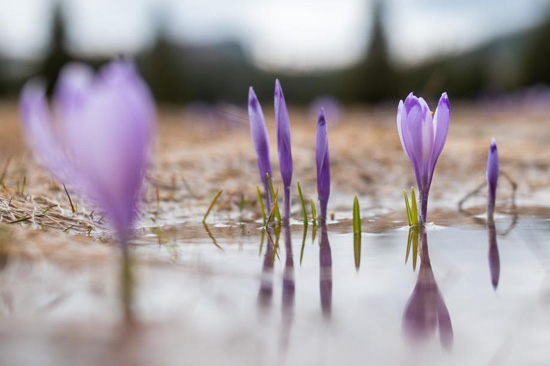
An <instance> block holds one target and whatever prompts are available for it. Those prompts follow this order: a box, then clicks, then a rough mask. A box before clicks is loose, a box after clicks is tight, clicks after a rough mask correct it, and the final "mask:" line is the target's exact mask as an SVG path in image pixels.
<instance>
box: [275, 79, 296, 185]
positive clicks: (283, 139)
mask: <svg viewBox="0 0 550 366" xmlns="http://www.w3.org/2000/svg"><path fill="white" fill-rule="evenodd" d="M275 122H276V125H277V148H278V150H279V165H280V167H281V176H282V179H283V183H284V186H285V187H289V186H290V184H291V181H292V150H291V143H290V119H289V117H288V111H287V109H286V103H285V97H284V95H283V89H282V88H281V84H280V83H279V80H276V81H275Z"/></svg>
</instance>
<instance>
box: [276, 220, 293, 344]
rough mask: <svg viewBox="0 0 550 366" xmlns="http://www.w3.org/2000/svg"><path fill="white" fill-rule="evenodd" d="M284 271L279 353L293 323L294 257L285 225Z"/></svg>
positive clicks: (288, 229) (285, 342)
mask: <svg viewBox="0 0 550 366" xmlns="http://www.w3.org/2000/svg"><path fill="white" fill-rule="evenodd" d="M283 230H284V231H285V269H284V272H283V299H282V300H283V301H282V303H283V307H282V312H283V313H282V315H283V318H282V319H283V320H282V325H281V344H280V346H281V351H285V353H286V350H288V346H289V344H290V331H291V329H292V322H293V321H294V295H295V292H296V285H295V281H294V257H293V255H292V241H291V233H290V226H288V225H285V226H284V228H283Z"/></svg>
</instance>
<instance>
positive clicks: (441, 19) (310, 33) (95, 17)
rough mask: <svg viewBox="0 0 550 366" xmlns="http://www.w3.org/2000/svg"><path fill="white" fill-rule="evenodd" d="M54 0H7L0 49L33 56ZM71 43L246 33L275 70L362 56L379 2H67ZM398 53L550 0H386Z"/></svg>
mask: <svg viewBox="0 0 550 366" xmlns="http://www.w3.org/2000/svg"><path fill="white" fill-rule="evenodd" d="M54 1H55V0H0V54H8V55H12V56H16V57H24V58H32V57H37V56H39V55H40V54H41V53H42V52H44V49H45V47H46V45H47V42H48V37H49V33H48V32H49V29H50V20H51V9H52V4H53V3H54ZM62 2H63V3H64V5H65V9H66V14H67V21H68V31H69V33H70V46H71V48H72V49H73V50H75V51H76V52H79V53H83V54H97V53H99V54H102V55H110V54H120V53H129V54H132V53H135V52H138V51H139V50H140V49H143V48H144V47H147V46H150V45H151V44H152V42H153V41H154V39H155V34H156V31H157V30H159V29H163V30H164V31H166V32H167V33H168V34H169V35H170V37H172V38H173V39H175V40H178V41H182V42H188V43H194V44H213V43H218V42H222V41H226V40H232V41H235V40H236V41H239V42H241V43H242V45H243V46H244V48H245V50H246V52H247V53H248V54H249V55H250V56H251V58H252V60H253V61H254V62H255V63H256V64H257V65H259V66H260V67H263V68H269V69H291V70H308V69H327V68H338V67H345V66H348V65H350V64H352V63H353V62H355V61H357V60H358V59H359V57H361V56H362V55H363V54H364V52H365V49H366V47H367V44H368V39H369V38H368V37H369V32H370V29H371V26H372V24H371V23H372V19H371V10H372V1H371V0H200V1H197V0H63V1H62ZM383 5H384V7H385V14H384V24H385V27H386V34H387V36H388V42H389V46H390V50H391V54H392V57H393V58H394V60H395V61H397V62H399V63H402V64H415V63H418V62H421V61H423V60H425V59H427V58H431V57H434V56H436V55H438V54H442V53H443V54H445V53H453V52H460V51H462V50H466V49H469V48H472V47H475V46H476V45H479V44H480V43H483V42H485V41H487V40H490V39H492V38H494V37H497V36H499V35H503V34H507V33H512V32H516V31H519V30H522V29H527V28H529V27H531V26H533V25H534V24H536V22H538V21H540V20H541V17H542V16H544V15H546V14H547V11H548V8H549V6H550V1H549V0H500V1H499V0H462V1H456V0H453V1H450V0H385V1H383Z"/></svg>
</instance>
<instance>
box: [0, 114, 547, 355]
mask: <svg viewBox="0 0 550 366" xmlns="http://www.w3.org/2000/svg"><path fill="white" fill-rule="evenodd" d="M0 111H1V112H2V116H4V117H2V123H3V124H4V125H2V126H1V128H2V131H5V133H4V134H3V135H2V136H1V139H2V140H3V141H5V143H4V144H3V145H2V149H1V150H2V153H3V154H4V156H5V157H6V159H5V162H6V164H4V166H6V167H7V168H5V171H6V173H5V175H4V179H3V181H4V184H5V188H3V190H2V189H0V191H2V192H0V216H1V220H2V222H3V224H2V225H1V226H0V228H1V230H0V268H1V269H0V316H1V318H2V321H1V325H0V339H1V341H0V364H6V365H74V364H79V365H96V364H117V365H150V364H163V365H181V364H185V365H205V364H212V365H213V364H232V365H233V364H234V365H259V364H265V365H279V364H287V365H302V364H320V365H332V364H346V365H348V364H349V365H355V364H365V363H366V364H387V365H393V364H395V365H401V364H407V365H441V364H451V365H487V364H488V365H518V364H533V365H544V364H548V362H550V351H549V350H548V347H547V346H546V345H547V344H548V342H549V341H550V276H549V273H550V241H549V239H548V233H549V229H550V220H549V218H550V210H548V209H547V208H546V207H545V206H546V205H547V204H548V202H549V198H550V190H549V188H550V178H549V175H548V167H549V161H548V156H549V154H548V153H549V152H550V148H549V147H548V146H549V144H548V143H549V142H550V130H548V128H547V121H546V117H545V115H544V114H543V113H536V112H537V111H524V110H514V111H509V110H507V111H504V112H503V111H501V112H496V111H495V110H493V109H480V108H477V107H475V108H474V107H472V106H462V107H460V106H459V107H457V108H456V112H454V114H453V119H452V122H451V130H450V135H449V139H448V143H447V146H446V147H445V150H444V153H443V155H442V156H441V158H440V162H439V164H438V167H437V169H436V176H435V178H434V183H433V188H432V194H431V198H430V214H429V221H433V222H434V224H433V225H430V226H429V229H428V231H427V235H426V236H423V235H420V236H419V237H418V241H417V242H416V244H415V242H414V241H413V242H412V243H410V245H409V243H408V238H409V231H408V229H407V228H406V227H405V224H406V223H405V221H406V216H405V212H404V204H403V201H402V188H404V187H407V186H410V185H412V183H413V175H412V169H411V168H410V165H409V163H408V161H407V159H406V157H405V155H404V153H403V152H402V151H401V148H400V144H399V138H398V136H397V132H396V131H395V123H394V112H393V111H387V112H386V111H362V110H351V111H350V112H349V113H348V115H345V116H344V117H343V118H342V120H341V121H340V122H338V123H333V124H332V125H330V126H329V139H330V140H329V143H330V147H331V157H332V159H333V160H332V165H331V167H332V177H333V184H332V197H331V201H330V204H329V210H330V211H332V212H333V213H334V218H335V219H334V220H331V221H330V222H329V224H328V226H327V227H326V228H322V227H317V229H316V230H315V234H314V233H313V231H314V230H313V227H312V225H311V224H310V225H309V227H308V230H307V233H306V235H305V240H304V231H303V225H302V222H301V213H300V208H299V205H298V204H297V197H296V195H293V199H294V202H295V204H294V205H293V218H294V221H293V222H292V225H291V226H290V228H283V229H282V230H281V231H280V232H279V233H277V232H275V231H273V232H271V234H272V235H273V237H274V238H276V237H279V240H278V247H277V250H276V251H274V247H273V244H272V243H271V242H270V241H269V239H268V238H267V237H266V235H265V232H263V231H262V230H261V229H260V226H261V224H260V222H259V221H258V220H259V218H260V216H259V207H258V205H257V199H256V194H255V185H256V184H258V181H259V177H258V176H257V171H256V164H255V157H254V154H253V149H252V145H251V143H250V141H249V135H248V131H247V129H246V128H247V121H246V114H244V115H243V113H242V111H239V110H235V111H232V112H231V116H233V117H232V119H231V120H229V119H228V118H227V117H220V116H224V115H225V114H221V113H220V109H215V110H214V111H215V112H216V113H214V114H213V115H214V117H212V114H209V115H208V116H204V115H198V116H189V115H182V114H181V113H180V112H179V111H165V112H163V113H162V114H161V124H160V126H159V138H158V141H159V142H158V144H157V147H156V148H155V151H156V158H155V161H154V163H153V164H152V167H151V170H150V172H149V174H148V182H147V186H146V189H145V191H144V194H143V199H144V202H145V203H144V205H143V208H142V217H141V220H140V223H139V229H138V230H137V232H136V237H135V240H134V245H133V246H132V250H133V253H134V258H136V261H137V263H136V268H137V290H136V297H135V310H136V312H135V314H136V319H137V321H136V322H134V323H133V324H126V323H124V322H123V317H122V315H121V313H120V306H119V291H118V281H117V280H118V270H119V268H118V261H119V257H118V252H117V248H116V246H115V245H114V243H112V241H111V239H110V234H109V231H108V228H107V227H106V223H105V222H104V220H102V218H101V213H95V214H91V213H92V212H91V211H92V209H93V208H92V207H88V205H87V203H86V202H85V201H81V200H80V198H79V197H76V196H73V200H74V204H75V206H76V207H77V208H76V210H75V211H76V212H74V213H73V210H72V209H71V207H70V204H69V202H68V198H67V195H66V193H65V192H64V190H63V189H61V188H60V187H59V186H58V185H57V184H55V183H54V182H53V181H52V179H51V177H50V176H49V175H48V174H47V173H45V172H44V171H42V170H41V169H40V168H38V167H37V166H36V165H35V164H34V163H33V162H32V160H31V159H30V156H29V154H28V153H27V152H26V149H25V148H24V145H23V144H22V143H21V142H20V140H18V139H19V137H18V136H19V135H18V134H19V132H18V128H17V125H16V112H15V109H14V107H13V105H12V104H4V105H2V106H0ZM266 115H270V112H268V111H266ZM243 116H244V119H243ZM293 116H298V117H296V118H295V119H292V120H291V121H292V129H293V132H294V134H293V153H294V161H295V173H294V177H295V179H298V180H300V182H301V183H302V188H303V190H304V194H305V195H306V198H309V197H315V166H314V143H315V132H314V126H315V120H314V119H311V117H309V116H307V115H305V114H304V113H302V112H300V111H291V118H292V117H293ZM268 122H269V123H271V122H272V121H268ZM212 125H214V127H215V128H212ZM269 132H270V133H271V138H272V141H273V143H272V159H273V161H274V162H275V161H276V149H275V143H274V131H273V128H272V125H270V128H269ZM492 137H495V138H496V139H497V142H498V144H499V151H500V154H501V167H502V169H503V170H504V171H505V172H506V173H507V175H508V176H509V177H510V178H511V180H512V181H513V183H515V184H517V191H516V192H515V194H514V191H513V190H512V184H510V182H509V181H507V180H506V179H505V178H501V181H500V187H499V192H498V197H499V199H498V202H497V210H498V211H499V213H498V215H497V217H496V219H495V224H496V227H495V228H493V227H492V226H491V225H487V223H486V222H485V220H484V219H483V216H482V215H481V216H480V214H482V213H483V204H484V200H485V197H484V194H483V190H482V191H481V193H480V194H478V195H475V196H474V197H472V198H471V199H469V200H467V201H466V202H465V203H464V205H463V210H462V212H460V211H459V210H458V202H459V201H460V199H461V198H463V197H464V196H465V195H467V194H468V193H469V192H470V191H472V190H473V189H475V188H476V187H477V186H478V185H480V184H481V183H483V180H484V165H485V162H486V156H487V150H488V147H489V143H490V140H491V138H492ZM8 157H10V158H9V160H8ZM0 164H1V161H0ZM274 165H276V164H274ZM274 171H276V172H277V171H278V170H277V168H276V167H275V168H274ZM276 174H277V173H276ZM277 178H278V175H276V179H277ZM23 179H24V180H25V189H22V185H23V184H22V183H23ZM219 189H224V193H223V194H222V196H221V197H220V199H219V201H218V203H217V204H216V206H215V208H214V210H213V212H212V214H211V215H210V217H209V218H208V226H207V227H204V226H203V225H202V224H200V221H201V220H202V216H203V215H204V212H205V211H206V209H207V207H208V205H209V204H210V201H211V200H212V198H213V196H214V195H215V193H216V192H217V191H218V190H219ZM355 194H358V195H359V198H360V202H361V214H362V217H363V220H362V224H363V225H362V226H363V234H362V246H361V253H360V266H359V268H357V267H356V261H357V259H358V258H356V257H355V254H354V253H355V252H354V246H353V233H352V225H351V220H350V218H351V206H352V198H353V196H354V195H355ZM46 209H47V212H46V213H44V211H45V210H46ZM262 237H263V238H262Z"/></svg>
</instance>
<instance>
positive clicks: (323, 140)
mask: <svg viewBox="0 0 550 366" xmlns="http://www.w3.org/2000/svg"><path fill="white" fill-rule="evenodd" d="M315 161H316V163H317V194H318V195H319V201H320V203H321V218H322V219H323V220H325V219H326V211H327V204H328V198H329V196H330V154H329V148H328V135H327V122H326V120H325V112H324V110H323V109H322V108H321V112H320V114H319V120H318V121H317V144H316V150H315Z"/></svg>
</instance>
